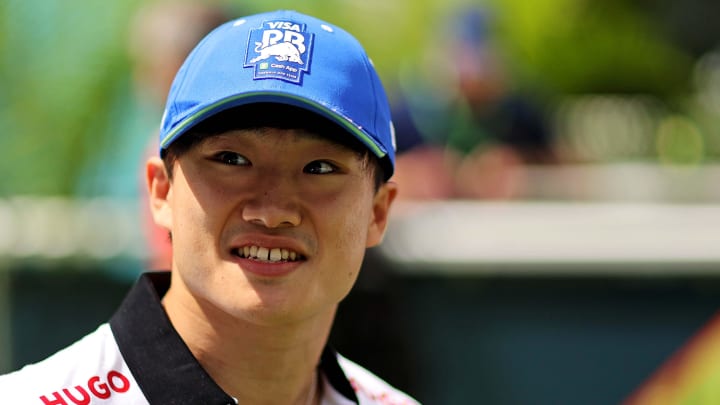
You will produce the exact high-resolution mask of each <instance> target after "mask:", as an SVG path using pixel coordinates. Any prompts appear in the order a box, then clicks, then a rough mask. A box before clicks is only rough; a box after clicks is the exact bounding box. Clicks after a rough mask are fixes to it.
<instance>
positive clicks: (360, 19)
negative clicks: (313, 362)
mask: <svg viewBox="0 0 720 405" xmlns="http://www.w3.org/2000/svg"><path fill="white" fill-rule="evenodd" d="M276 8H291V9H296V10H298V11H302V12H306V13H309V14H313V15H315V16H317V17H320V18H322V19H326V20H329V21H331V22H333V23H335V24H337V25H339V26H341V27H343V28H345V29H346V30H348V31H350V32H351V33H353V34H354V35H355V36H356V37H357V38H358V39H359V40H360V41H361V42H362V43H363V44H364V45H365V47H366V49H367V51H368V53H369V54H370V56H371V57H372V59H373V61H374V63H375V66H376V67H377V68H378V70H379V72H380V74H381V77H382V79H383V82H384V83H385V86H386V89H387V91H388V93H389V96H390V98H391V102H392V106H393V110H394V111H393V118H394V121H395V125H396V130H397V135H398V158H397V166H398V167H397V174H396V176H395V181H396V182H398V183H399V185H400V188H401V193H400V202H399V204H398V205H397V207H396V208H395V210H394V211H393V214H392V215H393V217H392V222H391V226H390V230H389V233H388V235H387V237H386V240H385V243H384V244H383V246H381V247H379V248H375V249H373V250H371V251H370V252H369V255H368V258H367V260H366V263H365V265H364V270H363V272H362V275H361V278H360V280H359V282H358V285H357V287H356V289H355V290H354V291H353V292H352V293H351V295H350V296H349V297H348V299H347V300H346V301H345V302H344V303H343V304H342V305H341V307H340V311H339V314H338V321H337V324H336V325H335V328H334V330H333V333H332V336H331V340H332V343H333V345H335V346H336V347H337V348H338V349H339V351H341V352H342V353H344V354H346V355H347V356H348V357H350V358H352V359H354V360H356V361H358V362H359V363H361V364H363V365H365V366H367V367H368V368H370V369H372V370H373V371H376V372H377V374H379V375H380V376H381V377H383V378H385V379H386V380H388V381H390V382H391V383H393V384H395V385H397V386H398V387H400V388H403V389H406V390H407V391H408V392H410V393H412V394H413V395H414V396H415V397H417V398H418V399H419V400H421V401H422V402H423V403H427V404H470V403H484V404H580V403H581V404H619V403H623V404H632V405H636V404H714V403H720V388H717V387H718V385H717V384H715V383H714V381H716V378H718V377H720V366H718V365H717V362H716V361H714V359H716V358H718V356H720V343H718V342H720V319H718V320H716V319H715V317H716V314H717V310H718V308H719V307H720V278H719V277H718V276H719V275H720V249H719V248H718V246H720V237H719V236H718V235H720V165H718V162H719V161H720V25H718V24H716V23H715V21H714V20H715V19H716V16H718V15H720V3H718V2H715V1H711V0H688V1H684V2H672V1H669V0H655V1H646V0H641V1H637V0H636V1H629V0H605V1H597V0H542V1H535V2H528V1H523V0H502V1H501V0H486V1H481V0H475V1H467V0H465V1H461V0H443V1H440V0H395V1H380V0H363V1H360V0H326V1H322V2H321V1H306V2H301V3H298V2H292V1H280V0H266V1H263V2H252V3H251V2H241V1H229V0H228V1H215V2H208V1H205V2H195V3H193V2H188V1H186V2H181V1H171V2H151V1H140V0H122V1H120V0H107V1H103V2H91V1H83V0H64V1H55V0H49V1H48V0H43V1H40V0H23V1H20V0H3V1H2V2H0V128H2V135H1V136H0V174H1V175H2V180H0V372H7V371H10V370H14V369H17V368H19V367H21V366H22V365H24V364H26V363H28V362H34V361H38V360H40V359H42V358H44V357H46V356H47V355H49V354H51V353H53V352H54V351H56V350H58V349H59V348H61V347H63V346H65V345H67V344H69V343H71V342H72V341H74V340H76V339H77V338H79V337H81V336H83V335H85V334H87V333H88V332H90V331H91V330H93V329H94V328H95V327H96V326H97V325H98V324H99V323H101V322H104V321H105V320H106V319H107V318H108V317H109V316H111V314H112V312H113V310H114V308H115V307H116V306H117V305H118V304H119V301H120V300H121V299H122V297H123V296H124V294H125V292H126V291H127V289H128V288H129V286H130V285H131V284H132V283H133V281H134V280H135V278H136V277H137V275H138V274H139V273H140V272H141V271H143V270H144V269H148V268H150V269H159V268H163V267H165V266H167V264H166V263H167V255H168V252H169V247H168V246H167V241H166V235H165V234H164V233H163V232H161V231H158V230H157V229H155V228H154V227H153V226H152V225H151V224H150V222H149V220H148V217H147V212H146V208H145V204H144V200H143V199H144V191H143V190H144V185H143V183H142V181H141V170H142V162H143V161H144V159H145V157H146V156H148V155H149V154H152V153H155V150H156V146H155V142H156V141H155V138H156V134H157V127H158V125H159V121H160V116H161V114H162V108H163V107H162V106H163V103H164V98H165V94H166V93H167V90H168V87H169V85H170V81H171V80H172V77H173V75H174V73H175V70H176V69H177V68H178V67H179V64H180V63H181V62H182V59H183V58H184V56H185V55H186V54H187V53H188V52H189V50H190V49H191V48H192V46H193V45H194V44H195V43H196V42H197V40H198V39H199V38H200V37H201V36H202V35H204V34H205V33H206V32H207V31H208V30H209V29H210V28H211V27H214V26H216V25H218V24H219V23H220V22H221V21H225V20H228V19H230V18H234V17H238V16H242V15H244V14H250V13H255V12H260V11H267V10H271V9H276Z"/></svg>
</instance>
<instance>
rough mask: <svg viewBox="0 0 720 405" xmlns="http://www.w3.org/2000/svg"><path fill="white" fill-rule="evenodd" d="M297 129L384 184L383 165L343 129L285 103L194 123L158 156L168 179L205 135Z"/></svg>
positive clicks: (245, 108) (247, 108)
mask: <svg viewBox="0 0 720 405" xmlns="http://www.w3.org/2000/svg"><path fill="white" fill-rule="evenodd" d="M261 128H277V129H297V130H303V131H306V132H308V133H311V134H314V135H317V136H320V137H322V138H323V139H327V140H329V141H331V142H333V143H336V144H339V145H342V146H344V147H346V148H348V149H350V150H352V151H354V152H356V153H357V154H358V156H359V157H360V158H361V159H362V160H363V163H364V166H365V168H367V169H368V170H371V171H372V176H373V180H374V186H375V190H376V191H377V190H378V189H379V188H380V186H381V185H382V184H383V183H385V181H386V179H385V170H384V168H383V165H382V164H381V162H380V159H378V157H377V156H375V155H374V154H373V153H372V152H371V151H370V149H368V147H367V146H365V145H364V144H363V143H362V142H360V141H359V140H358V139H357V138H355V136H353V135H352V134H350V133H349V132H348V131H347V130H346V129H344V128H342V127H341V126H339V125H338V124H336V123H334V122H332V121H330V120H329V119H327V118H325V117H323V116H321V115H319V114H315V113H313V112H311V111H308V110H306V109H303V108H300V107H296V106H293V105H289V104H280V103H253V104H248V105H242V106H239V107H232V108H229V109H226V110H223V111H221V112H219V113H217V114H215V115H213V116H211V117H209V118H207V119H205V120H203V121H202V122H200V123H198V124H196V125H195V126H193V127H192V128H191V129H189V130H188V132H186V133H185V134H183V135H181V136H180V137H179V138H178V139H176V140H175V141H173V143H171V144H170V146H168V147H167V149H164V150H163V151H162V153H161V157H162V159H163V163H164V164H165V169H166V170H167V172H168V176H170V178H172V172H173V164H174V163H175V160H177V158H178V157H180V156H182V155H183V154H185V153H186V152H187V151H188V150H190V149H192V148H193V147H194V146H195V145H197V144H198V143H199V142H201V141H202V140H203V139H205V138H207V137H208V136H213V135H218V134H222V133H224V132H228V131H233V130H242V129H261Z"/></svg>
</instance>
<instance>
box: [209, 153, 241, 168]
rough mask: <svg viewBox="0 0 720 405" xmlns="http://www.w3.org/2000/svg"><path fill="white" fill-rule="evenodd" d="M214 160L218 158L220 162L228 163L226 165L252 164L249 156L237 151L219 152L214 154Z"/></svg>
mask: <svg viewBox="0 0 720 405" xmlns="http://www.w3.org/2000/svg"><path fill="white" fill-rule="evenodd" d="M213 160H216V161H218V162H220V163H223V164H226V165H233V166H248V165H250V161H249V160H247V158H246V157H245V156H243V155H241V154H239V153H235V152H229V151H222V152H218V153H216V154H215V155H213Z"/></svg>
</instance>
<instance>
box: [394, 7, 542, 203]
mask: <svg viewBox="0 0 720 405" xmlns="http://www.w3.org/2000/svg"><path fill="white" fill-rule="evenodd" d="M446 26H447V30H448V31H447V35H448V37H447V39H446V40H444V41H442V42H441V43H440V45H439V46H438V50H437V51H434V52H433V50H431V52H430V53H429V54H428V55H427V60H426V61H424V62H423V63H424V64H427V65H434V66H430V67H429V69H428V67H427V66H423V67H421V68H420V69H421V70H428V72H422V71H421V72H410V74H409V75H405V74H406V73H407V72H403V73H401V76H405V77H401V79H400V83H401V84H400V94H399V95H398V97H397V98H396V99H395V105H394V110H395V111H394V112H395V114H394V119H395V123H396V126H397V131H398V142H399V144H398V152H399V156H398V170H397V174H396V181H397V182H398V183H399V184H401V185H402V190H403V193H402V197H404V198H407V199H427V198H450V197H455V198H479V199H512V198H518V197H521V196H522V194H523V190H524V182H525V171H524V170H525V166H526V165H528V164H548V163H553V162H555V161H556V156H555V153H554V151H553V139H552V136H551V131H550V129H549V128H548V126H547V124H546V122H545V117H544V115H543V113H542V111H541V110H539V109H538V108H537V107H536V106H534V105H533V104H532V103H531V102H530V101H529V100H528V99H527V98H525V97H522V96H521V95H520V94H516V93H514V92H513V89H512V87H511V83H510V80H509V79H510V78H509V77H508V70H507V69H506V67H505V66H504V64H503V61H502V58H501V55H499V52H498V50H497V49H496V47H495V46H494V45H493V43H492V42H491V38H490V29H489V21H488V13H487V12H485V11H484V10H482V9H479V8H470V9H460V10H458V11H457V12H456V13H454V14H453V15H452V17H451V18H450V20H449V21H448V23H447V24H446ZM418 75H419V76H420V78H419V79H417V78H416V79H413V78H410V79H408V77H407V76H418Z"/></svg>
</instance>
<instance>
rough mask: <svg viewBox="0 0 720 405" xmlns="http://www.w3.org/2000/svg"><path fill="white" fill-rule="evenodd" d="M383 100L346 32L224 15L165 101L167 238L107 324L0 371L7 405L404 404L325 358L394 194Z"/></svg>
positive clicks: (161, 186) (152, 170)
mask: <svg viewBox="0 0 720 405" xmlns="http://www.w3.org/2000/svg"><path fill="white" fill-rule="evenodd" d="M393 138H394V134H393V130H392V124H391V121H390V114H389V108H388V103H387V99H386V96H385V93H384V91H383V88H382V85H381V83H380V80H379V79H378V76H377V74H376V72H375V70H374V69H373V67H372V64H371V63H370V61H369V59H368V58H367V56H366V54H365V52H364V50H363V49H362V47H361V46H360V44H359V43H357V41H356V40H355V39H354V38H352V37H351V36H350V35H349V34H348V33H346V32H345V31H343V30H341V29H340V28H338V27H335V26H333V25H331V24H328V23H325V22H323V21H320V20H317V19H315V18H312V17H309V16H305V15H302V14H299V13H296V12H291V11H280V12H272V13H266V14H260V15H255V16H250V17H246V18H243V19H239V20H235V21H231V22H229V23H226V24H224V25H222V26H220V27H218V28H217V29H216V30H215V31H213V32H212V33H210V34H209V35H208V36H207V37H206V38H205V39H204V40H203V41H202V42H201V43H200V44H199V45H198V46H197V48H196V49H195V50H194V51H193V52H192V53H191V54H190V55H189V56H188V59H187V60H186V62H185V64H184V65H183V66H182V67H181V69H180V71H179V72H178V74H177V76H176V78H175V81H174V83H173V87H172V89H171V90H170V94H169V97H168V102H167V107H166V110H165V115H164V117H163V122H162V128H161V133H160V144H161V147H160V148H161V152H160V154H161V156H162V159H161V158H151V159H150V160H149V161H148V163H147V170H146V172H147V180H148V190H149V195H150V207H151V211H152V214H153V217H154V219H155V221H156V222H157V223H158V224H159V225H161V226H163V227H165V228H166V229H168V231H169V233H170V235H171V238H172V243H173V257H172V270H171V272H170V273H152V274H146V275H144V276H143V277H142V278H141V279H140V280H139V282H138V283H137V285H136V286H135V287H134V288H133V289H132V290H131V291H130V293H129V295H128V297H127V298H126V299H125V301H124V302H123V304H122V305H121V307H120V308H119V309H118V311H117V312H116V314H115V315H114V316H113V317H112V318H111V320H110V322H109V323H108V324H105V325H102V326H101V327H100V328H99V329H98V330H97V331H95V332H94V333H92V334H90V335H88V336H86V337H85V338H83V339H82V340H80V341H79V342H77V343H75V344H74V345H72V346H70V347H68V348H66V349H65V350H62V351H60V352H58V353H57V354H55V355H54V356H52V357H50V358H49V359H47V360H44V361H42V362H40V363H38V364H35V365H30V366H27V367H25V368H23V369H22V370H20V371H18V372H15V373H13V374H9V375H7V376H5V377H2V378H0V392H1V393H2V398H3V401H4V402H7V403H13V404H67V405H70V404H145V403H150V404H163V405H165V404H233V403H239V404H294V405H305V404H353V403H359V404H415V403H416V402H415V401H414V400H412V399H411V398H410V397H408V396H406V395H405V394H403V393H401V392H399V391H397V390H395V389H393V388H392V387H390V386H389V385H387V384H386V383H385V382H383V381H381V380H380V379H379V378H377V377H375V376H373V375H372V374H371V373H369V372H368V371H366V370H364V369H362V368H361V367H360V366H358V365H356V364H354V363H352V362H350V361H349V360H347V359H345V358H343V357H341V356H339V355H338V354H336V353H334V352H333V351H332V349H330V348H328V347H326V341H327V336H328V333H329V331H330V327H331V325H332V322H333V318H334V314H335V310H336V307H337V305H338V302H339V301H340V300H342V299H343V298H344V297H345V296H346V295H347V293H348V292H349V290H350V289H351V287H352V285H353V283H354V282H355V279H356V277H357V275H358V271H359V269H360V266H361V262H362V260H363V256H364V252H365V248H366V247H369V246H373V245H375V244H377V243H379V242H380V241H381V239H382V236H383V233H384V231H385V228H386V225H387V218H388V213H389V209H390V206H391V205H392V202H393V200H394V198H395V195H396V193H397V190H396V186H395V185H394V184H393V183H392V182H388V181H387V180H388V179H389V178H390V176H391V175H392V172H393V166H394V139H393Z"/></svg>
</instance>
